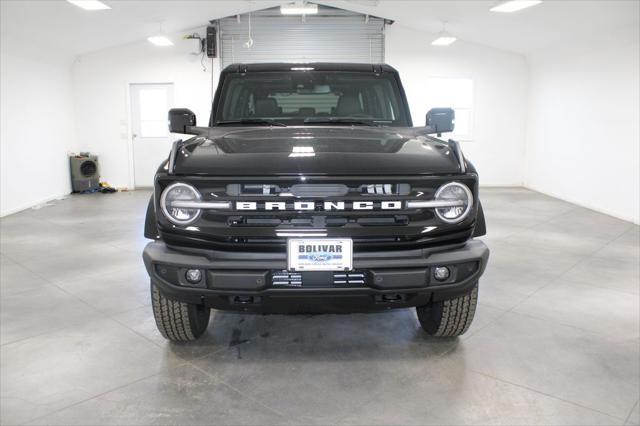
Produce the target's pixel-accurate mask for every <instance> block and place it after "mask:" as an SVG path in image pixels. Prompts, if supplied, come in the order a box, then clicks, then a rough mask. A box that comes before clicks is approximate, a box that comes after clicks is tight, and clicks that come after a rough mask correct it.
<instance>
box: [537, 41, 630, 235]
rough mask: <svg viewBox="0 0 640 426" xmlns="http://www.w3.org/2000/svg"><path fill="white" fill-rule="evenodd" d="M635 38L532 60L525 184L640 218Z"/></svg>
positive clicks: (611, 213)
mask: <svg viewBox="0 0 640 426" xmlns="http://www.w3.org/2000/svg"><path fill="white" fill-rule="evenodd" d="M637 40H638V37H637V29H636V37H635V42H625V43H623V44H619V43H612V44H610V45H608V46H607V47H606V48H605V49H601V50H597V51H593V52H590V53H583V54H580V55H574V56H566V55H565V56H564V57H562V58H557V57H555V58H553V59H548V60H542V59H541V60H538V61H536V62H534V63H533V64H532V65H531V81H530V94H531V97H530V109H529V126H528V138H527V144H526V158H527V168H526V176H525V185H526V186H528V187H530V188H532V189H534V190H537V191H540V192H543V193H547V194H549V195H552V196H555V197H558V198H562V199H565V200H567V201H570V202H573V203H576V204H579V205H582V206H585V207H588V208H592V209H594V210H598V211H601V212H603V213H607V214H610V215H613V216H617V217H620V218H622V219H626V220H630V221H633V222H635V223H639V222H640V213H639V209H640V175H639V173H640V149H639V145H640V131H639V127H640V124H639V120H640V83H639V81H640V65H639V54H640V53H639V52H640V46H639V45H638V41H637Z"/></svg>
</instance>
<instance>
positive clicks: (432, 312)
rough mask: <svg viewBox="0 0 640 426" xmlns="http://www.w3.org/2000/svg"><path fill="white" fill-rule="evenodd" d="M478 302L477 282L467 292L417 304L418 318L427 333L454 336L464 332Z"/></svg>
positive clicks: (469, 323) (438, 335) (437, 335)
mask: <svg viewBox="0 0 640 426" xmlns="http://www.w3.org/2000/svg"><path fill="white" fill-rule="evenodd" d="M477 303H478V283H476V284H475V285H474V286H473V288H472V289H471V290H469V292H468V293H466V294H463V295H462V296H458V297H456V298H454V299H448V300H442V301H439V302H433V303H432V304H430V305H427V306H418V307H417V308H416V311H417V312H418V320H419V321H420V325H421V326H422V328H423V330H424V331H426V332H427V334H429V335H431V336H436V337H455V336H460V335H462V334H464V333H465V332H466V331H467V330H468V329H469V326H470V325H471V322H472V321H473V316H474V315H475V313H476V305H477Z"/></svg>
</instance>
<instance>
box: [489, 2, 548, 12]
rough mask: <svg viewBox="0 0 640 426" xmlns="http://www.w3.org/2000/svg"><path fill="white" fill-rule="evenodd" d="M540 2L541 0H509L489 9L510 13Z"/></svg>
mask: <svg viewBox="0 0 640 426" xmlns="http://www.w3.org/2000/svg"><path fill="white" fill-rule="evenodd" d="M540 3H542V0H511V1H507V2H504V3H501V4H499V5H497V6H494V7H492V8H491V9H489V10H490V11H492V12H503V13H511V12H517V11H518V10H522V9H526V8H527V7H531V6H535V5H537V4H540Z"/></svg>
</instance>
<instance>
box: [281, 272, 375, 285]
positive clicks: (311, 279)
mask: <svg viewBox="0 0 640 426" xmlns="http://www.w3.org/2000/svg"><path fill="white" fill-rule="evenodd" d="M271 284H272V285H273V287H276V288H292V287H293V288H300V287H315V288H322V287H363V286H364V285H365V284H366V276H365V274H364V272H361V271H352V272H289V271H286V270H282V271H274V272H272V273H271Z"/></svg>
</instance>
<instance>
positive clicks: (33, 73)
mask: <svg viewBox="0 0 640 426" xmlns="http://www.w3.org/2000/svg"><path fill="white" fill-rule="evenodd" d="M8 43H9V41H8V40H3V44H2V53H1V58H0V92H1V93H2V96H1V105H0V111H1V116H0V123H1V125H0V128H1V130H0V193H1V194H2V196H1V197H0V216H5V215H7V214H11V213H15V212H17V211H20V210H23V209H25V208H29V207H32V206H34V205H37V204H40V203H43V202H45V201H49V200H52V199H55V198H59V197H61V196H63V195H65V194H68V193H69V192H70V191H71V186H70V179H69V162H68V161H69V160H68V159H67V152H68V151H70V150H72V149H73V148H74V141H75V135H74V130H75V129H74V126H73V98H72V81H71V66H70V63H69V62H67V61H66V60H65V59H64V58H48V59H50V61H49V60H47V62H43V57H42V55H40V56H39V55H36V54H35V52H29V51H28V50H22V49H20V48H15V46H11V45H9V44H8ZM29 53H31V54H29ZM36 58H37V59H36Z"/></svg>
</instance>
